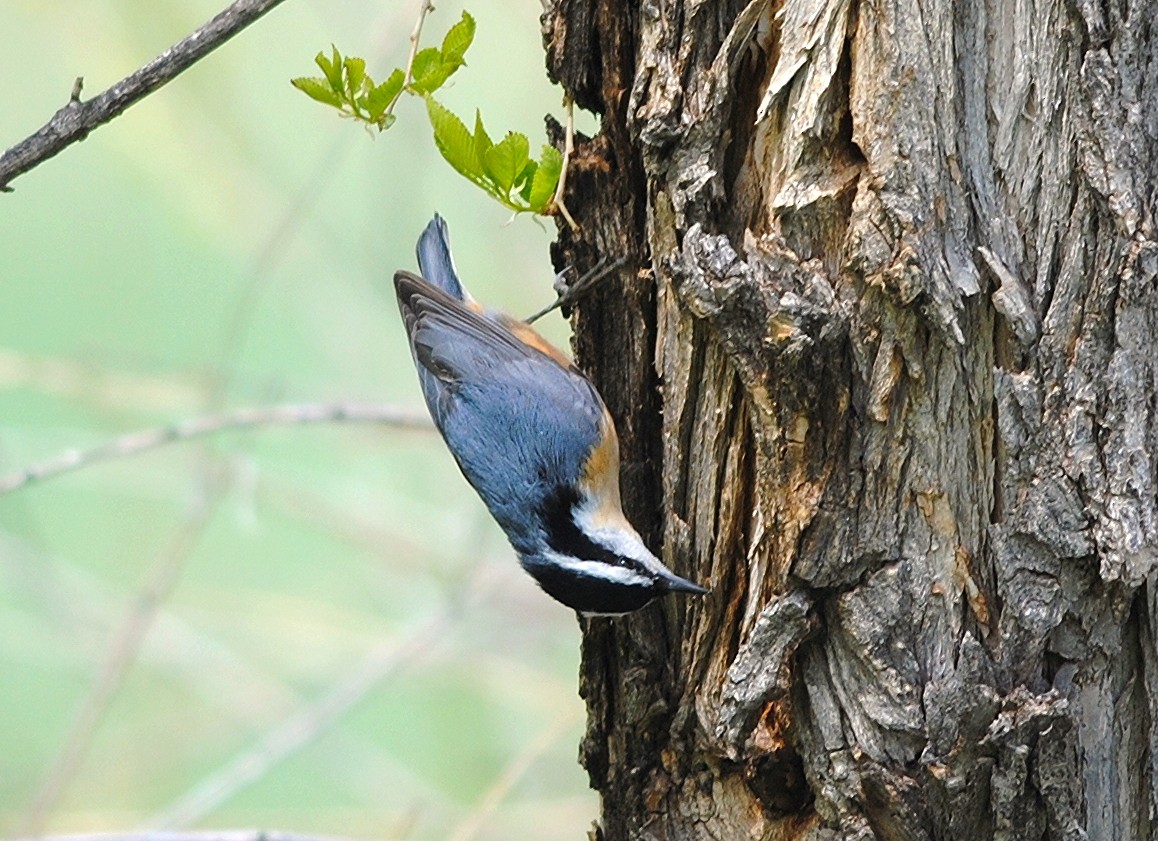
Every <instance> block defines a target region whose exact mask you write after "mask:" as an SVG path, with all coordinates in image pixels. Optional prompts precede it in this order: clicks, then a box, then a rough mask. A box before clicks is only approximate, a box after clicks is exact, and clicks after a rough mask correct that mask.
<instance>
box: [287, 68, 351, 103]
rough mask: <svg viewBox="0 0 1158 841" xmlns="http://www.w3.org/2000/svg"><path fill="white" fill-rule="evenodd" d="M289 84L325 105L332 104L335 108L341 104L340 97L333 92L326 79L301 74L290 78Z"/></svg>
mask: <svg viewBox="0 0 1158 841" xmlns="http://www.w3.org/2000/svg"><path fill="white" fill-rule="evenodd" d="M290 84H291V85H293V86H294V87H295V88H297V89H298V90H299V91H301V92H302V93H304V94H305V95H306V96H308V97H309V98H310V99H314V100H317V101H318V102H322V103H324V104H326V105H333V106H334V107H335V108H339V107H341V105H342V98H341V97H340V96H338V95H337V94H336V93H334V91H333V90H332V89H331V88H330V83H329V82H328V81H327V80H326V79H320V78H317V77H310V76H302V77H301V78H299V79H290Z"/></svg>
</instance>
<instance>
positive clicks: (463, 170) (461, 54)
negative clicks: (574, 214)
mask: <svg viewBox="0 0 1158 841" xmlns="http://www.w3.org/2000/svg"><path fill="white" fill-rule="evenodd" d="M474 34H475V21H474V18H473V17H471V15H470V14H469V13H467V12H463V13H462V18H461V19H460V20H459V22H458V23H456V24H455V25H454V26H452V27H451V28H450V30H449V31H448V32H447V33H446V36H445V37H444V38H443V39H442V46H441V47H426V48H424V49H421V50H418V51H417V52H416V53H415V54H414V56H413V58H412V59H411V62H410V66H409V67H408V69H407V70H403V69H402V68H400V67H397V68H395V69H394V70H393V72H391V73H390V75H389V76H387V77H386V80H385V81H383V82H382V83H380V84H379V83H376V82H375V81H374V79H373V78H371V77H370V75H369V74H368V73H367V72H366V62H365V60H364V59H362V58H358V57H357V56H343V55H342V54H341V53H340V52H339V51H338V48H337V47H331V53H330V55H328V56H327V55H326V54H325V52H319V53H318V55H317V57H316V58H315V59H314V61H315V63H316V64H317V65H318V67H319V68H320V69H321V71H322V75H321V76H303V77H301V78H298V79H293V80H291V84H292V85H293V86H294V87H295V88H297V89H298V90H300V91H301V92H302V93H304V94H306V95H307V96H309V97H310V98H311V99H314V100H316V101H318V102H321V103H322V104H324V105H329V106H331V107H332V108H336V109H337V110H338V111H339V112H340V113H341V114H342V115H343V116H346V117H348V118H351V119H354V120H357V121H358V122H361V123H364V124H366V125H369V126H374V127H376V128H377V129H378V130H379V131H385V130H386V129H388V128H390V127H391V126H392V125H394V122H395V120H396V119H397V118H396V117H395V115H394V109H395V106H396V105H397V104H398V102H399V100H400V99H401V98H402V95H403V94H410V95H412V96H419V97H422V98H423V99H424V100H425V102H426V113H427V116H428V117H429V118H430V126H431V128H432V129H433V131H434V145H435V146H436V147H437V148H438V151H439V153H441V155H442V157H443V158H444V159H445V160H446V161H447V163H449V164H450V165H451V166H452V167H453V168H454V169H455V171H456V172H458V173H459V174H460V175H462V176H463V177H465V178H466V179H467V180H469V181H470V182H471V183H473V184H475V185H476V186H478V187H479V188H481V189H482V190H483V191H484V192H486V193H487V195H489V196H491V197H492V198H494V199H495V200H496V201H498V202H499V203H500V204H502V205H503V206H504V207H507V208H508V209H510V210H513V211H515V212H516V213H522V212H530V213H539V214H544V215H550V214H552V213H554V212H555V201H554V198H555V190H556V188H557V186H558V183H559V177H560V174H561V172H562V170H563V156H562V154H561V153H560V152H559V150H558V149H556V148H555V147H554V146H549V145H545V146H543V150H542V153H541V154H540V156H539V159H538V160H535V159H533V158H532V157H531V156H530V142H529V141H528V140H527V136H526V135H525V134H521V133H519V132H515V131H511V132H507V134H506V136H505V137H503V139H502V140H500V141H499V142H498V143H495V142H493V141H492V140H491V138H490V136H489V135H488V134H487V131H486V129H485V128H484V127H483V122H482V116H481V115H480V114H479V112H478V110H477V109H476V110H475V120H474V124H475V127H474V131H473V132H471V131H470V130H469V129H468V128H467V127H466V125H465V124H464V123H463V121H462V120H461V119H459V118H458V117H457V116H456V115H455V114H454V113H453V112H452V111H451V110H450V109H448V108H447V107H446V106H444V105H442V104H441V103H440V102H438V100H436V99H435V98H434V93H435V92H436V91H438V90H439V88H441V87H442V86H443V85H445V84H446V82H447V80H448V79H450V77H451V76H452V75H454V73H455V71H457V70H458V69H459V68H460V67H462V66H464V65H465V64H466V52H467V50H468V49H469V48H470V45H471V43H473V41H474Z"/></svg>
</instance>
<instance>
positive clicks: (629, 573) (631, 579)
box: [542, 552, 652, 587]
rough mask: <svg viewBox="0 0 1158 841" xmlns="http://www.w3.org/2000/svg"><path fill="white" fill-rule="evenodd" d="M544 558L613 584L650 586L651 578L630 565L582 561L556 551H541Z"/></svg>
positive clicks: (564, 567) (557, 564) (586, 575)
mask: <svg viewBox="0 0 1158 841" xmlns="http://www.w3.org/2000/svg"><path fill="white" fill-rule="evenodd" d="M542 557H544V558H546V559H547V560H548V561H550V562H551V563H552V564H554V565H555V566H558V567H561V568H563V569H566V570H569V571H571V572H575V573H578V574H580V575H583V576H585V577H587V578H598V579H600V580H602V581H610V582H612V583H615V584H628V585H639V586H645V587H650V586H651V585H652V580H651V578H649V577H648V576H646V575H642V574H641V573H638V572H636V571H635V570H633V569H631V568H630V567H621V566H612V565H611V564H605V563H603V562H602V561H584V560H581V559H579V558H576V557H575V556H574V555H562V554H560V553H558V552H543V553H542Z"/></svg>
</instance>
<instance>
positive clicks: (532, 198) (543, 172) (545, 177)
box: [527, 146, 563, 213]
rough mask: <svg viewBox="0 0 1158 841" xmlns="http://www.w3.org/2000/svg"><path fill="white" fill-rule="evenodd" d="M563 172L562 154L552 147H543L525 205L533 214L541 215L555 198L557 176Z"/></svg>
mask: <svg viewBox="0 0 1158 841" xmlns="http://www.w3.org/2000/svg"><path fill="white" fill-rule="evenodd" d="M562 172H563V153H562V152H560V151H559V150H558V149H556V148H555V147H554V146H544V147H543V154H542V155H541V156H540V158H539V166H538V168H536V169H535V174H534V176H533V177H532V178H531V192H530V194H529V195H528V196H527V204H529V205H530V206H531V210H533V211H535V213H541V212H542V211H543V210H545V209H546V208H547V205H549V204H550V203H551V200H552V199H553V198H554V197H555V189H556V188H557V187H558V186H559V176H560V175H561V174H562Z"/></svg>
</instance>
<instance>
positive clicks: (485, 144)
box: [474, 108, 495, 161]
mask: <svg viewBox="0 0 1158 841" xmlns="http://www.w3.org/2000/svg"><path fill="white" fill-rule="evenodd" d="M494 145H495V144H494V143H493V142H492V141H491V137H490V135H489V134H487V130H486V129H485V128H483V121H482V114H480V113H479V110H478V109H477V108H476V109H474V152H475V154H476V155H478V159H479V160H480V161H481V160H485V159H486V154H487V150H488V149H490V148H491V147H492V146H494Z"/></svg>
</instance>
